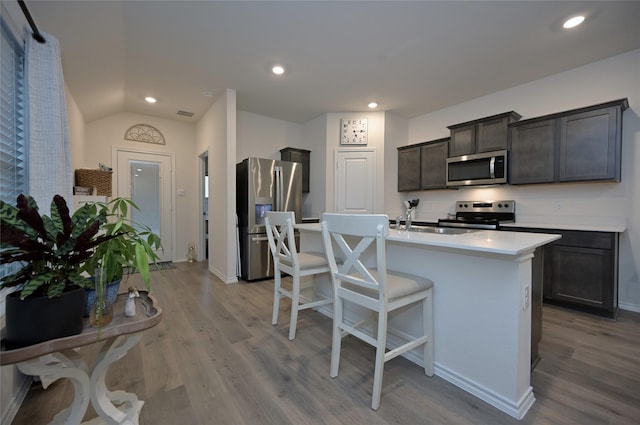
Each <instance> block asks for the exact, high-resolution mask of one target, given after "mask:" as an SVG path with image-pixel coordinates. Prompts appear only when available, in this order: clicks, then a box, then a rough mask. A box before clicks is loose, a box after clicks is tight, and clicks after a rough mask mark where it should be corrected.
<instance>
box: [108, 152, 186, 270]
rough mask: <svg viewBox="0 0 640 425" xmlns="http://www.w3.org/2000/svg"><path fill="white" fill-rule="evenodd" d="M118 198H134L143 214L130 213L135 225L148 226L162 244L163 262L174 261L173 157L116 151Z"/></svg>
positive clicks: (138, 212)
mask: <svg viewBox="0 0 640 425" xmlns="http://www.w3.org/2000/svg"><path fill="white" fill-rule="evenodd" d="M116 156H117V161H116V164H117V165H116V169H115V172H116V173H115V174H116V179H117V191H118V196H120V197H127V198H131V199H132V200H133V202H135V203H136V205H137V206H138V207H140V211H136V210H133V211H131V212H130V215H131V216H130V218H131V220H132V221H134V222H136V223H140V224H144V225H146V226H149V227H150V228H151V230H153V232H154V233H156V234H157V235H159V236H160V238H161V240H162V247H163V248H164V249H163V250H162V251H159V252H157V254H158V256H159V257H160V261H172V260H173V233H174V232H173V211H174V208H173V202H174V200H173V197H172V194H173V190H172V186H173V182H172V170H173V156H172V155H166V154H156V153H146V152H136V151H129V150H117V151H116Z"/></svg>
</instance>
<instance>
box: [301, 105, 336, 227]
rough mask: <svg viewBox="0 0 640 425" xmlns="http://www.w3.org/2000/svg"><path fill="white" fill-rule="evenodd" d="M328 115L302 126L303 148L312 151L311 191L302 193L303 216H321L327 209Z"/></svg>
mask: <svg viewBox="0 0 640 425" xmlns="http://www.w3.org/2000/svg"><path fill="white" fill-rule="evenodd" d="M326 122H327V120H326V116H325V115H324V114H323V115H320V116H318V117H316V118H314V119H312V120H309V121H307V122H305V123H304V124H303V126H302V146H301V148H302V149H307V150H309V151H311V154H310V158H309V159H310V165H309V168H310V170H309V193H308V194H306V195H304V194H303V195H302V216H303V217H319V216H320V213H321V212H324V211H325V208H326V207H325V205H326V199H327V198H326V183H325V182H326V180H327V161H331V158H328V157H327V155H326V146H325V145H326V141H327V125H326Z"/></svg>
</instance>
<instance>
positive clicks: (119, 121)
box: [74, 113, 201, 261]
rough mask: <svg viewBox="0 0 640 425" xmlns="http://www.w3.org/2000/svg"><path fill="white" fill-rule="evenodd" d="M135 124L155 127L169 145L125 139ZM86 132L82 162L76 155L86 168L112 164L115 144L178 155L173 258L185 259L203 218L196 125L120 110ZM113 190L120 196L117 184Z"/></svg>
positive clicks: (176, 156)
mask: <svg viewBox="0 0 640 425" xmlns="http://www.w3.org/2000/svg"><path fill="white" fill-rule="evenodd" d="M136 124H147V125H151V126H153V127H155V128H156V129H158V130H159V131H160V132H161V133H162V134H163V136H164V138H165V141H166V144H165V145H156V144H151V143H140V142H134V141H131V140H125V139H124V134H125V132H126V131H127V129H129V127H131V126H133V125H136ZM85 133H86V136H85V140H84V145H85V154H84V158H83V160H82V161H79V160H76V159H75V156H74V164H78V163H81V164H82V166H83V167H86V168H97V167H98V163H100V162H101V163H103V164H106V165H109V166H111V167H113V166H114V164H112V152H113V148H114V147H120V148H127V149H135V150H139V151H144V152H161V153H168V154H174V155H175V168H176V169H175V170H174V173H175V184H176V186H175V193H174V196H175V199H176V211H175V216H176V229H175V235H174V247H175V249H174V252H173V261H185V260H186V254H187V246H188V243H189V242H190V241H197V240H198V238H197V235H198V230H199V229H198V223H199V219H200V217H201V216H200V214H199V211H198V200H199V193H198V173H197V170H198V167H197V153H196V136H195V134H196V133H195V126H194V124H191V123H187V122H182V121H177V120H167V119H163V118H156V117H151V116H147V115H140V114H132V113H119V114H115V115H112V116H110V117H106V118H103V119H99V120H95V121H92V122H90V123H87V124H86V130H85ZM74 155H75V153H74ZM114 183H115V179H114ZM114 186H115V185H114ZM112 193H113V195H114V196H117V191H116V188H115V187H114V188H113V192H112ZM178 194H180V195H178Z"/></svg>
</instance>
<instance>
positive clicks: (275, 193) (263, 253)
mask: <svg viewBox="0 0 640 425" xmlns="http://www.w3.org/2000/svg"><path fill="white" fill-rule="evenodd" d="M301 167H302V165H301V164H299V163H296V162H288V161H277V160H273V159H263V158H247V159H245V160H243V161H242V162H240V163H239V164H237V165H236V187H237V194H236V212H237V215H238V240H239V245H240V278H241V279H243V280H249V281H250V280H257V279H265V278H269V277H273V259H272V258H271V253H270V252H269V241H268V239H267V233H266V227H265V224H264V219H265V217H266V214H267V212H268V211H293V212H294V213H295V215H296V220H298V221H299V220H300V217H301V212H302V168H301Z"/></svg>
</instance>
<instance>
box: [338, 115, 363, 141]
mask: <svg viewBox="0 0 640 425" xmlns="http://www.w3.org/2000/svg"><path fill="white" fill-rule="evenodd" d="M367 139H368V128H367V119H366V118H342V119H341V120H340V144H341V145H366V144H367Z"/></svg>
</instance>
